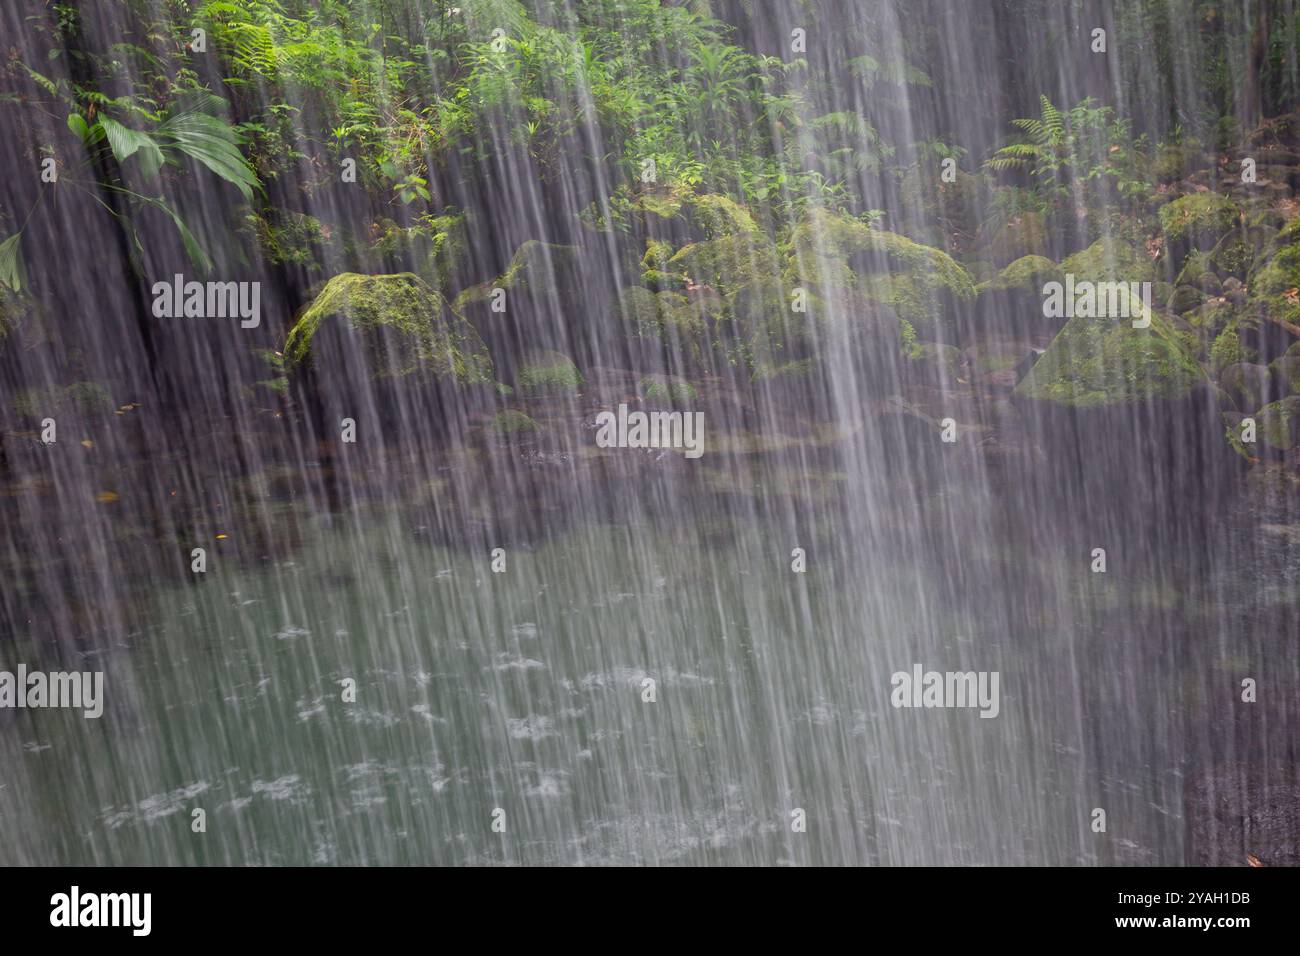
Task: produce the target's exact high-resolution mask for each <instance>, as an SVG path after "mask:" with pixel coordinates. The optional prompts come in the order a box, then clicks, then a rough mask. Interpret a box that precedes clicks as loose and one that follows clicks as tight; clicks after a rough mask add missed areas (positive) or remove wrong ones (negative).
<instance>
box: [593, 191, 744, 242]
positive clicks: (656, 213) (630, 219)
mask: <svg viewBox="0 0 1300 956" xmlns="http://www.w3.org/2000/svg"><path fill="white" fill-rule="evenodd" d="M606 209H607V210H608V217H606V216H605V214H604V212H603V211H602V210H601V209H599V208H598V207H596V206H595V205H594V204H593V206H592V207H590V208H589V209H588V210H587V211H586V212H584V213H583V216H582V218H583V220H584V221H585V222H587V223H588V224H589V225H591V226H593V227H595V228H596V229H599V230H602V231H608V230H610V229H614V230H617V231H619V232H636V231H641V232H649V233H652V234H657V235H664V234H673V235H675V236H677V237H678V241H679V242H680V241H681V239H688V240H702V239H718V238H721V237H723V236H732V235H738V234H740V233H746V232H756V231H757V230H758V224H757V223H756V222H755V221H754V217H753V215H752V214H751V213H750V211H749V210H748V209H746V208H745V207H744V206H742V205H741V204H740V203H738V202H736V201H735V200H734V199H732V198H730V197H729V196H723V195H720V194H717V193H697V192H695V191H694V190H692V189H691V188H689V187H687V186H684V185H682V184H680V183H673V184H667V185H655V186H649V187H632V186H621V187H619V188H618V189H617V190H615V192H614V195H613V196H611V197H610V199H609V202H608V203H607V204H606Z"/></svg>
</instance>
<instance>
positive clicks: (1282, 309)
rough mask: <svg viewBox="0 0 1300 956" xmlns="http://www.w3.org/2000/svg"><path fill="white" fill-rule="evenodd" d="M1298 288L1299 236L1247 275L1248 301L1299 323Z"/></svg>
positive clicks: (1293, 322)
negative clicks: (1249, 292) (1249, 295)
mask: <svg viewBox="0 0 1300 956" xmlns="http://www.w3.org/2000/svg"><path fill="white" fill-rule="evenodd" d="M1296 221H1297V222H1300V219H1298V220H1296ZM1297 289H1300V239H1297V240H1296V241H1294V242H1292V243H1291V244H1289V245H1284V246H1282V247H1281V248H1279V249H1277V251H1276V252H1274V253H1273V254H1272V257H1271V258H1269V260H1268V261H1267V262H1266V263H1265V264H1264V265H1263V266H1262V267H1261V268H1260V269H1258V270H1257V271H1256V272H1255V273H1254V275H1252V276H1251V277H1250V291H1251V305H1252V306H1253V307H1254V308H1255V309H1256V310H1257V311H1261V312H1263V313H1265V314H1267V315H1269V316H1270V317H1273V318H1280V319H1282V320H1283V321H1285V322H1289V323H1291V324H1292V325H1300V294H1297V293H1296V290H1297Z"/></svg>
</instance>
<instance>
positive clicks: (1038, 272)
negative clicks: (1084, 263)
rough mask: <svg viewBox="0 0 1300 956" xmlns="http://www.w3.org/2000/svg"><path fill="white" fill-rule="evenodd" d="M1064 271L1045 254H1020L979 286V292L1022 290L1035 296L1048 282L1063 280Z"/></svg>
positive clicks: (1041, 292) (1038, 294)
mask: <svg viewBox="0 0 1300 956" xmlns="http://www.w3.org/2000/svg"><path fill="white" fill-rule="evenodd" d="M1064 281H1065V272H1064V271H1063V270H1062V269H1061V267H1060V266H1059V265H1057V264H1056V263H1055V262H1053V261H1052V260H1051V259H1048V258H1047V257H1046V256H1021V257H1020V258H1019V259H1017V260H1016V261H1015V262H1012V263H1011V264H1010V265H1008V266H1007V267H1006V268H1005V269H1003V270H1002V271H1001V272H999V273H998V274H997V277H996V278H994V279H991V280H989V281H988V282H985V283H983V284H981V285H980V286H979V290H980V291H981V292H984V291H990V292H1004V291H1011V290H1016V291H1023V292H1029V293H1032V294H1033V295H1036V296H1041V295H1042V294H1043V286H1044V285H1046V284H1047V283H1049V282H1064Z"/></svg>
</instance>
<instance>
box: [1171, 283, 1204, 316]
mask: <svg viewBox="0 0 1300 956" xmlns="http://www.w3.org/2000/svg"><path fill="white" fill-rule="evenodd" d="M1206 298H1208V297H1207V296H1206V294H1205V293H1204V292H1202V291H1201V290H1200V289H1199V288H1197V287H1196V286H1194V285H1180V286H1176V287H1175V288H1174V294H1173V295H1171V296H1170V297H1169V305H1168V308H1169V311H1170V312H1173V313H1174V314H1175V315H1182V314H1183V313H1184V312H1191V311H1192V310H1193V309H1195V308H1196V307H1197V306H1199V305H1201V304H1202V303H1204V302H1205V300H1206Z"/></svg>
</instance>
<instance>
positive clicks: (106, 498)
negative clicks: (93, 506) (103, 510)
mask: <svg viewBox="0 0 1300 956" xmlns="http://www.w3.org/2000/svg"><path fill="white" fill-rule="evenodd" d="M119 497H120V496H119V495H118V493H117V492H116V491H101V492H100V493H99V494H97V495H95V500H96V501H98V502H99V503H100V504H101V505H110V504H112V503H113V502H114V501H117V499H118V498H119Z"/></svg>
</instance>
